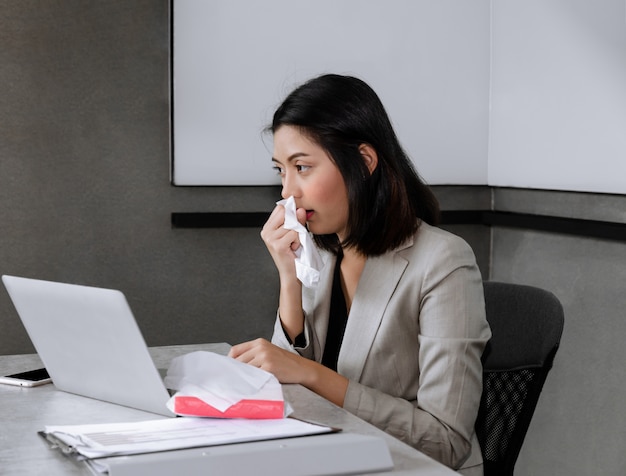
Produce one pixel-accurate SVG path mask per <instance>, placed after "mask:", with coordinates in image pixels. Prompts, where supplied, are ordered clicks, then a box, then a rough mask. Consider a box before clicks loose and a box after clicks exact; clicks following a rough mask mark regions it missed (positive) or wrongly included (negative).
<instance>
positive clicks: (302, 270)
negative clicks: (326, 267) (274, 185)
mask: <svg viewBox="0 0 626 476" xmlns="http://www.w3.org/2000/svg"><path fill="white" fill-rule="evenodd" d="M276 205H282V206H283V207H285V224H284V225H283V228H285V229H287V230H294V231H296V232H298V238H299V239H300V247H299V248H298V249H297V250H296V251H295V253H296V276H297V277H298V279H299V280H300V282H301V283H302V284H303V285H304V286H306V287H307V288H314V287H316V286H317V283H318V282H319V278H320V269H322V265H323V262H322V258H321V256H320V254H319V252H318V251H317V248H316V247H315V244H314V243H313V239H312V238H311V235H310V233H309V230H307V229H306V227H305V226H304V225H302V223H300V222H299V221H298V218H297V217H296V201H295V199H294V198H293V196H292V197H289V198H286V199H284V200H280V201H278V202H276Z"/></svg>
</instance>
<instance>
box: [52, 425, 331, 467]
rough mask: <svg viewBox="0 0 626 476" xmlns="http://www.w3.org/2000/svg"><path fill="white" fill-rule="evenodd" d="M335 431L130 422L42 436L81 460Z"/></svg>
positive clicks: (311, 427)
mask: <svg viewBox="0 0 626 476" xmlns="http://www.w3.org/2000/svg"><path fill="white" fill-rule="evenodd" d="M333 431H336V430H334V429H333V428H330V427H327V426H321V425H317V424H313V423H308V422H305V421H302V420H296V419H294V418H283V419H277V420H245V419H234V420H232V419H228V420H226V419H208V418H168V419H160V420H149V421H143V422H132V423H105V424H96V425H65V426H47V427H46V428H45V431H44V432H42V433H43V436H45V437H46V439H47V440H48V441H49V442H51V443H52V444H54V445H56V446H57V447H58V448H60V449H61V450H62V451H63V452H64V453H66V454H70V455H74V456H76V457H78V458H79V459H85V458H87V459H93V458H106V457H109V456H119V455H132V454H140V453H152V452H158V451H168V450H179V449H184V448H199V447H205V446H214V445H223V444H228V443H242V442H249V441H261V440H270V439H276V438H288V437H294V436H305V435H315V434H320V433H330V432H333Z"/></svg>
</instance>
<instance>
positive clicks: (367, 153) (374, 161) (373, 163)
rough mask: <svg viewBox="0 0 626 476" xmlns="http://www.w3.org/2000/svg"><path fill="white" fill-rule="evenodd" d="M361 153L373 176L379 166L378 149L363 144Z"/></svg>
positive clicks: (360, 148)
mask: <svg viewBox="0 0 626 476" xmlns="http://www.w3.org/2000/svg"><path fill="white" fill-rule="evenodd" d="M359 152H360V153H361V157H363V162H365V165H367V168H368V170H369V171H370V175H371V174H372V173H373V172H374V170H376V167H377V166H378V153H377V152H376V149H374V148H373V147H372V146H371V145H369V144H361V145H360V146H359Z"/></svg>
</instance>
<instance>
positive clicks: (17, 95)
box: [0, 0, 626, 476]
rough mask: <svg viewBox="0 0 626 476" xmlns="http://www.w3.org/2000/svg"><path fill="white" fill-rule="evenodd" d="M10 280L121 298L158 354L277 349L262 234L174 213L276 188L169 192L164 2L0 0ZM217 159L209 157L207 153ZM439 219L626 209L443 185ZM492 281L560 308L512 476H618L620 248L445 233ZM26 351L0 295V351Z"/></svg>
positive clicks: (0, 265) (624, 270) (622, 381)
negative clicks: (556, 339)
mask: <svg viewBox="0 0 626 476" xmlns="http://www.w3.org/2000/svg"><path fill="white" fill-rule="evenodd" d="M0 45H2V47H1V48H0V82H1V84H2V85H3V94H2V95H0V273H2V274H16V275H23V276H31V277H37V278H44V279H51V280H59V281H67V282H77V283H81V284H90V285H96V286H104V287H113V288H117V289H121V290H123V291H124V293H125V294H126V295H127V297H128V299H129V302H130V304H131V307H132V308H133V310H134V311H135V314H136V316H137V319H138V322H139V325H140V327H141V329H142V331H143V332H144V335H145V337H146V340H147V341H148V344H149V345H161V344H176V343H196V342H207V341H227V342H233V343H234V342H238V341H241V340H245V339H248V338H252V337H256V336H259V335H265V336H267V335H268V334H269V332H270V329H271V324H272V322H273V319H274V309H275V305H276V300H277V294H276V291H277V276H276V274H275V271H274V268H273V265H272V262H271V259H270V257H269V254H268V253H267V252H266V251H265V249H264V247H263V244H262V242H261V240H260V238H259V236H258V233H259V230H258V229H255V228H233V229H173V228H172V227H171V225H170V213H172V212H188V211H256V212H258V211H268V210H270V209H271V208H272V206H273V203H274V201H275V200H276V199H277V198H279V197H278V190H277V189H276V188H272V187H232V188H219V187H217V188H179V187H172V186H171V185H170V183H169V148H170V142H169V132H170V129H169V107H170V105H169V82H168V72H169V64H168V57H169V46H170V45H169V21H168V2H167V1H166V0H160V1H156V0H132V1H131V0H119V1H112V0H110V1H107V2H83V1H81V0H63V1H57V2H54V1H45V2H42V1H35V0H0ZM207 153H210V151H207ZM436 193H437V195H438V196H439V198H440V200H441V202H442V205H443V208H444V209H448V210H484V209H489V208H491V207H492V204H495V208H496V209H498V210H502V211H515V212H519V213H533V214H541V215H553V216H569V217H575V218H585V219H593V220H606V221H614V222H618V223H626V215H625V210H626V197H622V196H607V195H594V194H576V193H565V192H539V191H532V190H515V189H494V190H492V189H490V188H488V187H462V186H457V187H436ZM446 228H449V229H450V230H452V231H453V232H456V233H458V234H460V235H462V236H464V237H465V238H466V239H467V240H468V241H469V242H470V244H471V245H472V247H473V248H474V251H475V252H476V254H477V257H478V259H479V263H480V266H481V270H482V271H483V275H484V276H485V277H488V276H490V277H491V278H492V279H498V280H503V281H513V282H520V283H529V284H535V285H539V286H542V287H545V288H547V289H550V290H552V291H553V292H554V293H555V294H556V295H557V296H558V297H559V298H560V299H561V300H562V301H563V303H564V305H565V311H566V327H565V332H564V335H563V342H562V347H561V350H560V351H559V353H558V354H557V358H556V362H555V367H554V370H553V372H552V373H551V374H550V376H549V378H548V382H547V384H546V387H545V390H544V394H543V395H542V399H541V401H540V403H539V407H538V409H537V416H536V417H535V419H534V420H533V423H532V425H531V429H530V432H529V435H528V437H527V439H526V443H525V446H524V448H523V451H522V454H521V456H520V460H519V462H518V469H517V471H516V474H517V475H520V476H524V475H541V474H550V475H559V474H563V475H565V474H567V475H581V476H582V475H588V474H599V473H601V474H606V475H616V476H617V475H623V474H626V466H625V464H626V463H625V462H624V459H623V457H622V453H623V450H624V449H625V447H624V446H625V444H624V441H626V433H625V432H626V421H625V418H626V416H625V414H626V412H625V411H624V410H625V409H626V406H625V405H624V403H623V395H625V394H626V372H625V366H624V362H625V361H626V350H625V349H626V347H625V346H624V345H623V344H622V340H623V336H624V335H626V329H625V326H626V324H625V322H626V320H625V319H624V311H623V309H625V308H626V298H625V296H626V293H625V292H624V291H625V289H624V284H623V283H624V282H626V266H624V263H626V243H624V242H619V241H608V240H599V239H592V238H583V237H576V236H566V235H560V234H558V233H546V232H537V231H533V230H524V229H514V228H504V227H491V228H490V227H487V226H484V225H480V224H468V225H449V226H446ZM32 350H33V349H32V346H31V345H30V342H29V341H28V338H27V336H26V335H25V333H24V330H23V328H22V327H21V324H20V323H19V320H18V318H17V316H16V314H15V311H14V309H13V308H12V305H11V304H10V302H9V300H8V297H7V296H6V293H5V292H4V291H2V290H0V354H12V353H22V352H31V351H32Z"/></svg>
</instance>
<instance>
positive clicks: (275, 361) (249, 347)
mask: <svg viewBox="0 0 626 476" xmlns="http://www.w3.org/2000/svg"><path fill="white" fill-rule="evenodd" d="M228 356H229V357H232V358H234V359H236V360H238V361H240V362H244V363H246V364H250V365H253V366H255V367H258V368H260V369H263V370H265V371H267V372H270V373H271V374H274V376H275V377H276V378H277V379H278V380H279V382H280V383H300V384H304V383H305V381H306V380H307V370H308V369H307V363H310V362H312V361H310V360H308V359H306V358H304V357H302V356H300V355H298V354H294V353H293V352H289V351H287V350H285V349H281V348H280V347H278V346H275V345H274V344H272V343H270V342H268V341H267V340H265V339H256V340H252V341H249V342H244V343H242V344H238V345H235V346H233V347H232V348H231V349H230V352H229V353H228Z"/></svg>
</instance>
